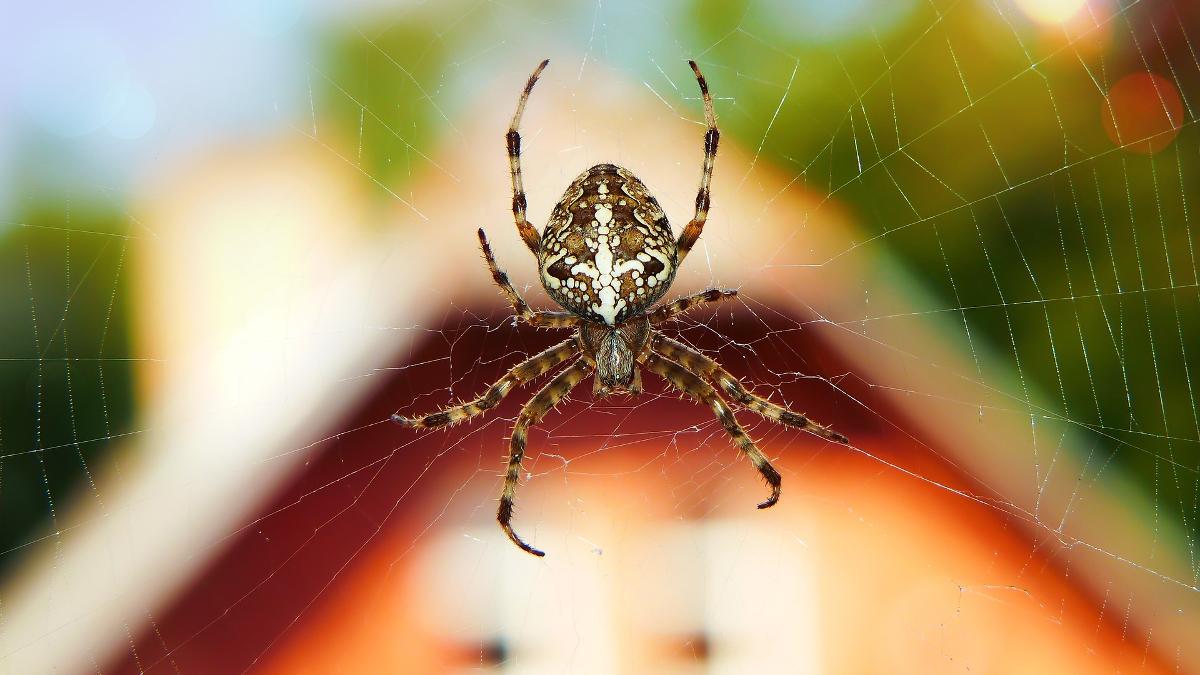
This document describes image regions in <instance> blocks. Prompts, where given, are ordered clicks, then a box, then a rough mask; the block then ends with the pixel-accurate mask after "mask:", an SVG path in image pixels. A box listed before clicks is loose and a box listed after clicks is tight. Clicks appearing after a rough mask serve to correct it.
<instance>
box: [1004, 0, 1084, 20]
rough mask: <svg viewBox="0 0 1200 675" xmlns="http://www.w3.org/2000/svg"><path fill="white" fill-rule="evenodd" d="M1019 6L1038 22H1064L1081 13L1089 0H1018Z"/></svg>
mask: <svg viewBox="0 0 1200 675" xmlns="http://www.w3.org/2000/svg"><path fill="white" fill-rule="evenodd" d="M1016 3H1017V6H1018V7H1020V8H1021V11H1023V12H1025V14H1027V15H1028V16H1029V18H1031V19H1033V20H1034V21H1037V22H1038V23H1046V24H1055V23H1062V22H1064V21H1066V20H1067V19H1070V18H1071V17H1073V16H1075V15H1076V14H1078V13H1079V10H1081V9H1083V7H1084V5H1086V4H1087V0H1016Z"/></svg>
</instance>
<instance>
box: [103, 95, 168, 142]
mask: <svg viewBox="0 0 1200 675" xmlns="http://www.w3.org/2000/svg"><path fill="white" fill-rule="evenodd" d="M157 117H158V106H157V105H156V104H155V103H154V97H153V96H151V95H150V92H148V91H146V88H145V87H143V86H141V85H139V84H136V83H131V84H130V85H129V87H128V89H126V91H125V100H124V102H123V103H122V105H121V107H120V108H118V109H117V111H116V112H115V113H114V114H113V117H112V119H111V120H110V121H109V123H108V132H109V133H110V134H112V135H113V136H114V137H116V138H120V139H123V140H128V141H132V140H136V139H139V138H141V137H142V136H145V135H146V134H147V133H148V132H149V131H150V129H152V128H153V127H154V121H155V119H156V118H157Z"/></svg>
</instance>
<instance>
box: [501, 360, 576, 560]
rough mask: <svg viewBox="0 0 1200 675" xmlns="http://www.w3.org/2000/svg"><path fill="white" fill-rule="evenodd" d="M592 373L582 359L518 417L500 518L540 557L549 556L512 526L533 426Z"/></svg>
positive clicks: (511, 534) (524, 547)
mask: <svg viewBox="0 0 1200 675" xmlns="http://www.w3.org/2000/svg"><path fill="white" fill-rule="evenodd" d="M590 372H592V367H591V365H589V364H588V363H587V362H586V361H584V360H582V359H581V360H578V361H576V362H575V363H574V364H573V365H572V366H571V367H570V368H567V369H566V370H564V371H562V372H561V373H559V374H558V375H557V376H555V378H554V379H553V380H550V381H549V382H548V383H546V386H544V387H542V388H541V389H540V390H539V391H538V393H537V394H535V395H534V397H533V398H532V399H530V401H529V403H526V404H525V407H524V408H522V409H521V415H520V416H519V417H518V418H517V423H516V425H515V426H514V427H513V432H512V438H511V439H510V440H509V456H508V469H507V471H505V473H504V492H502V493H501V494H500V508H499V509H498V510H497V511H496V520H498V521H499V522H500V527H501V528H503V529H504V533H505V534H507V535H508V538H509V539H511V540H512V542H513V543H514V544H516V545H517V546H519V547H521V550H522V551H525V552H526V553H532V554H533V555H536V556H538V557H539V558H540V557H542V556H544V555H546V554H545V552H543V551H539V550H538V549H536V548H534V547H532V546H530V545H529V544H526V543H525V541H524V540H523V539H521V538H520V537H518V536H517V533H516V532H513V529H512V525H511V521H512V516H513V498H514V495H515V493H516V491H517V482H518V480H519V478H520V476H521V460H522V459H523V458H524V457H525V444H526V441H527V440H528V432H529V427H531V426H533V425H535V424H537V423H538V422H541V421H542V417H544V416H545V415H546V413H547V412H549V411H550V410H552V409H553V408H554V406H556V405H558V402H559V401H561V400H562V399H563V397H564V396H566V395H567V394H568V393H570V391H571V390H572V389H574V388H575V387H576V385H578V384H579V383H580V382H582V381H583V378H585V377H587V376H588V373H590Z"/></svg>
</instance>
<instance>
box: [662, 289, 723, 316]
mask: <svg viewBox="0 0 1200 675" xmlns="http://www.w3.org/2000/svg"><path fill="white" fill-rule="evenodd" d="M736 297H737V291H736V290H734V289H732V288H710V289H708V290H704V291H700V292H699V293H694V294H692V295H689V296H687V297H686V298H679V299H678V300H676V301H675V302H672V303H670V304H668V305H662V306H661V307H658V308H657V309H655V310H654V311H652V312H650V323H652V324H659V323H662V322H664V321H670V320H671V319H674V318H675V317H676V316H679V315H680V314H683V313H684V312H686V311H688V310H689V309H691V308H692V307H695V306H696V305H699V304H701V303H704V302H717V301H718V300H727V299H729V298H736Z"/></svg>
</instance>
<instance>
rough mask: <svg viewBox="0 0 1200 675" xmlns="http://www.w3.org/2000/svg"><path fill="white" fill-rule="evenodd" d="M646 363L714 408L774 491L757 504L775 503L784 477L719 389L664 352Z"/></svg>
mask: <svg viewBox="0 0 1200 675" xmlns="http://www.w3.org/2000/svg"><path fill="white" fill-rule="evenodd" d="M646 367H647V368H649V369H650V371H651V372H654V373H657V374H658V375H661V376H662V377H663V378H664V379H665V380H666V381H667V382H669V383H670V384H671V386H673V387H675V388H676V389H678V390H679V391H681V392H683V393H685V394H687V395H689V396H691V397H692V398H693V399H695V400H696V401H697V402H699V403H704V404H705V405H707V406H708V407H710V408H712V410H713V412H714V413H716V415H717V420H718V421H720V422H721V426H723V427H725V431H726V432H728V433H729V435H730V436H731V437H732V438H733V441H734V443H736V444H737V446H738V448H740V449H741V451H742V454H744V455H746V458H747V459H749V460H750V463H751V464H753V465H754V468H756V469H758V472H759V473H760V474H762V477H763V479H764V480H766V481H767V485H768V486H770V488H771V495H770V496H769V497H767V499H766V501H764V502H762V503H760V504H759V505H758V508H760V509H767V508H770V507H772V506H775V504H776V502H778V501H779V494H780V491H781V488H782V484H783V478H782V477H781V476H780V475H779V472H778V471H776V470H775V467H773V466H771V462H770V461H768V460H767V457H766V455H764V454H763V453H762V451H761V450H759V449H758V446H756V445H755V444H754V441H753V440H751V438H750V436H749V435H747V434H746V431H745V430H744V429H742V425H741V424H738V421H737V418H735V417H734V416H733V411H732V410H730V409H729V405H728V404H726V403H725V401H724V399H722V398H721V395H720V394H718V393H717V390H716V389H714V388H713V386H712V385H711V384H709V383H708V382H705V381H704V380H702V379H701V378H700V376H699V375H696V374H695V373H693V372H692V371H690V370H688V369H687V368H685V367H683V366H682V365H680V364H678V363H676V362H675V361H672V360H670V359H668V358H666V357H664V356H659V355H658V354H655V353H651V354H650V355H648V356H647V357H646Z"/></svg>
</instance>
